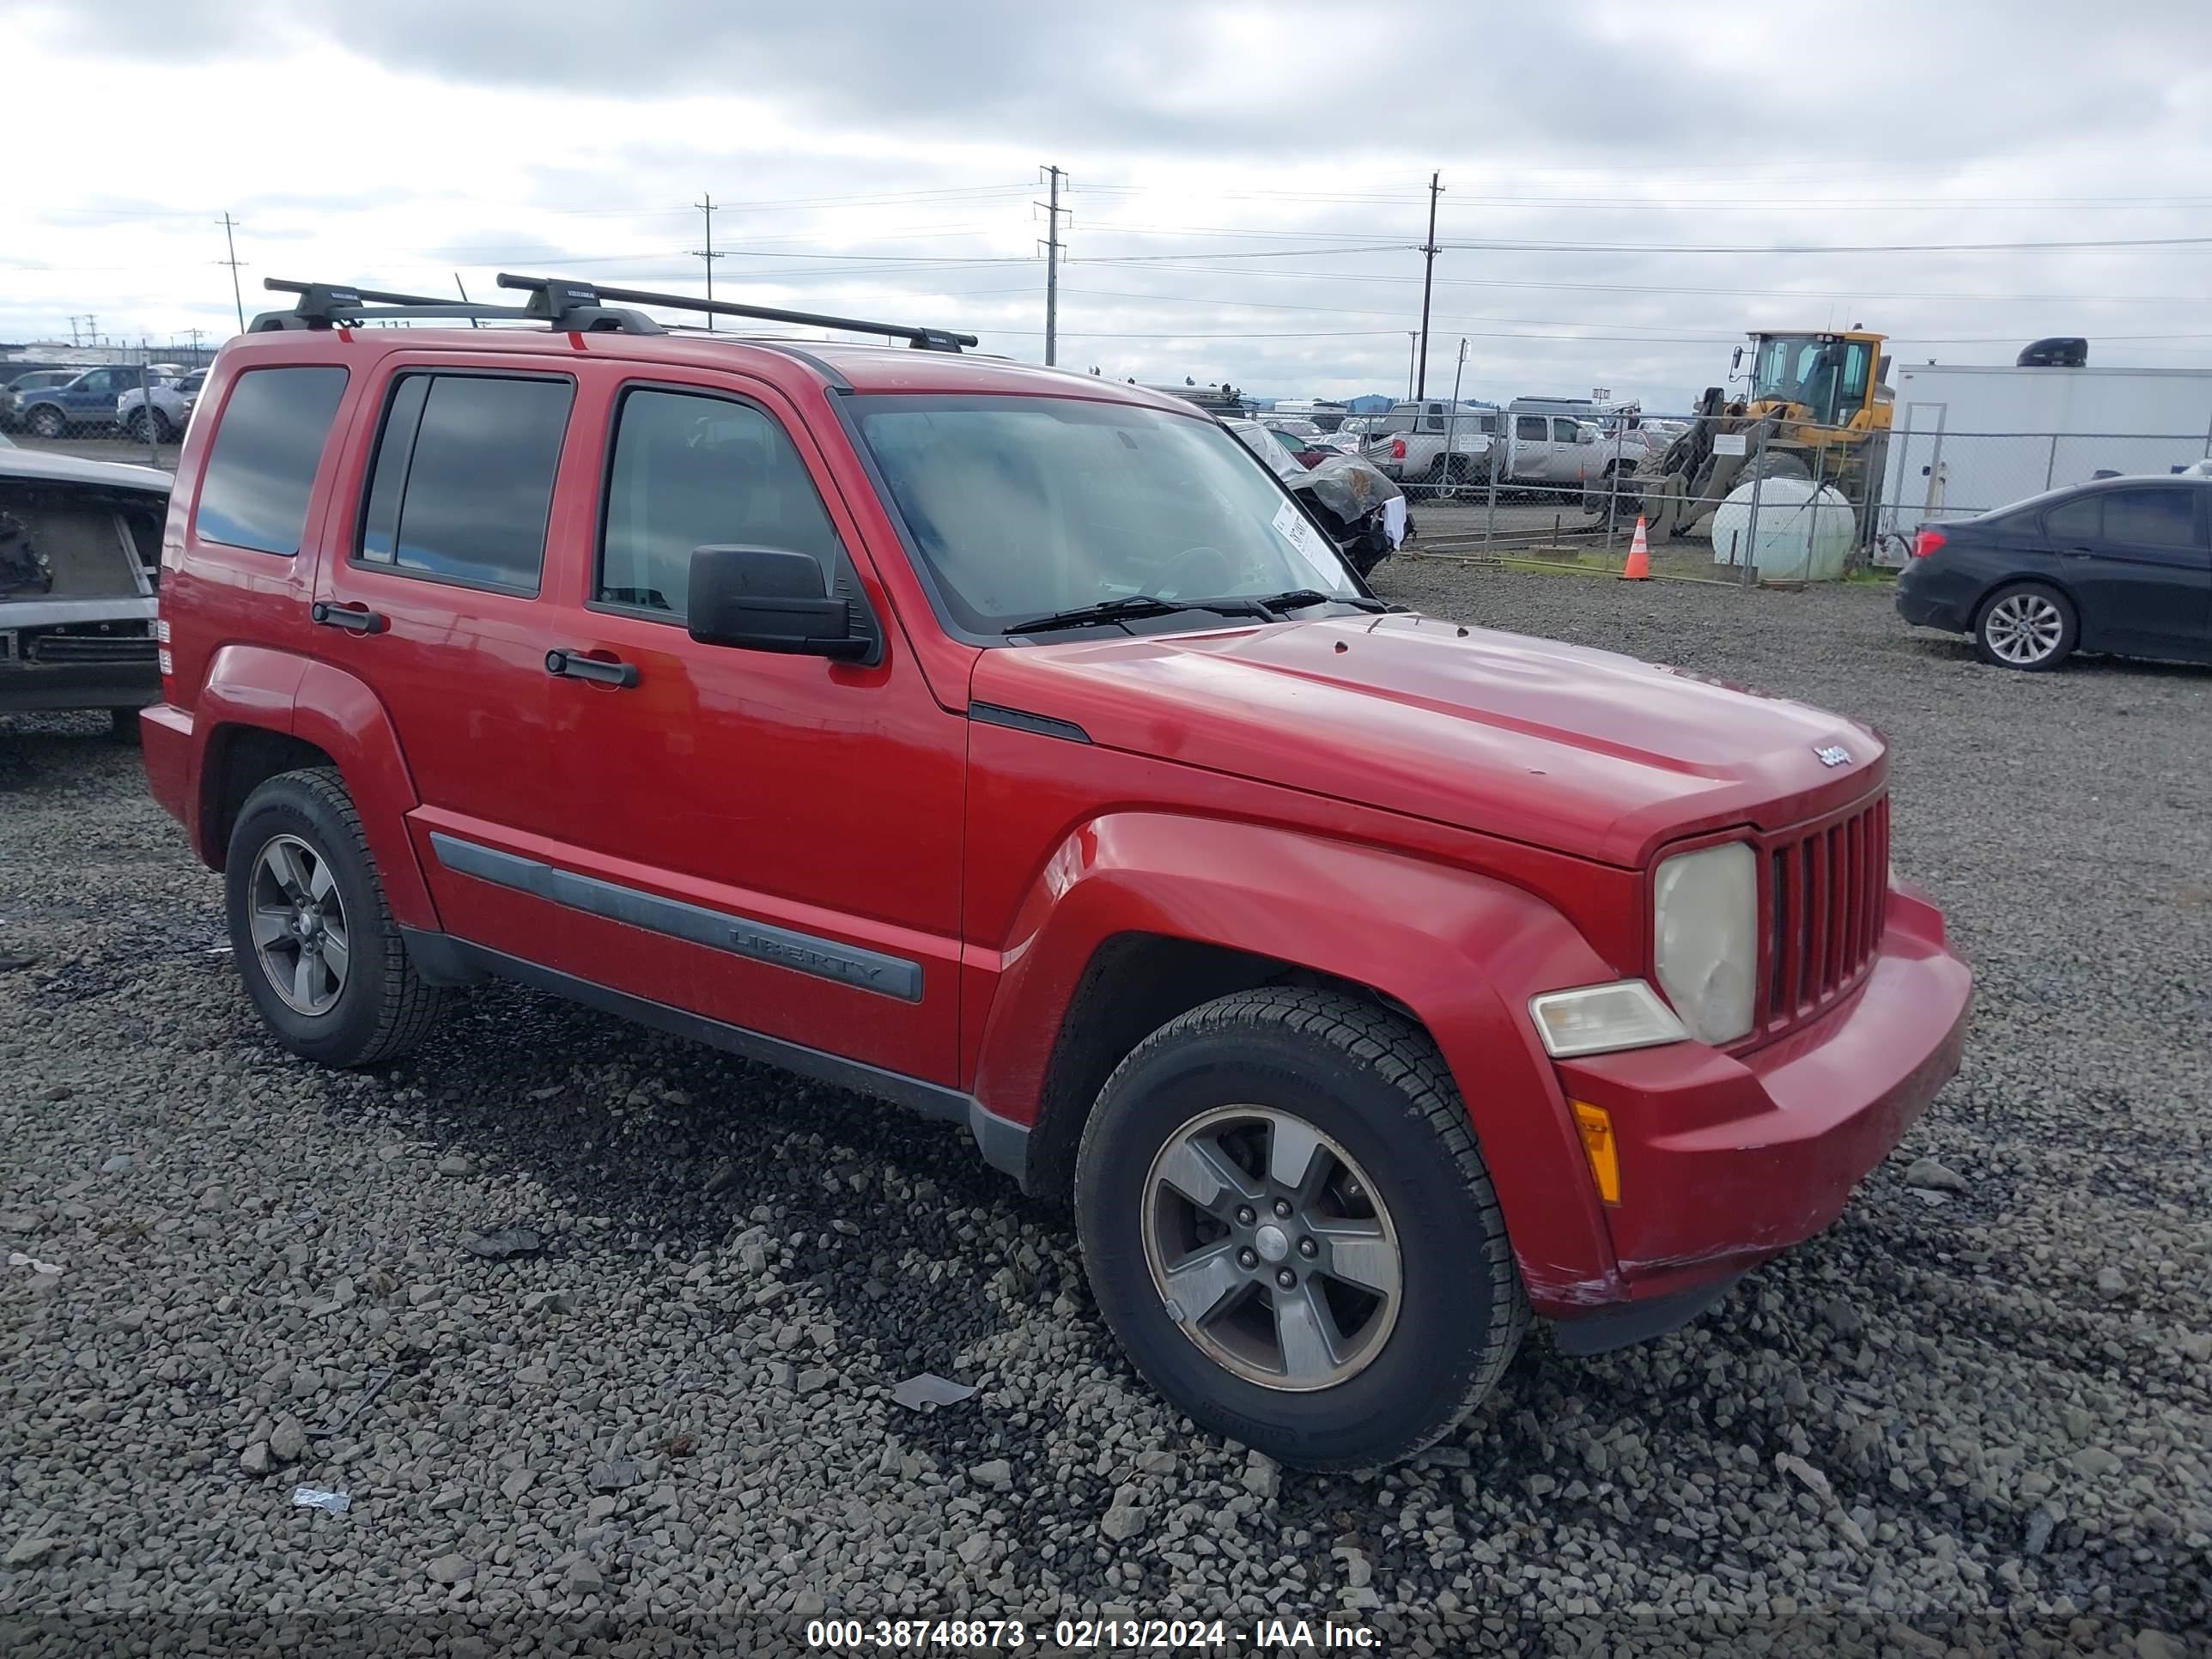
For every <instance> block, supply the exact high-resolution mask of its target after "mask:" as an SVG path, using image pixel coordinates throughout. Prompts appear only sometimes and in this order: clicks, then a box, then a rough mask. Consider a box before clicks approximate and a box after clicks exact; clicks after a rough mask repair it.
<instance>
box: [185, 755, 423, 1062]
mask: <svg viewBox="0 0 2212 1659" xmlns="http://www.w3.org/2000/svg"><path fill="white" fill-rule="evenodd" d="M224 881H225V890H226V898H227V900H228V913H229V922H230V941H231V950H232V954H233V956H234V959H235V960H236V962H237V963H238V971H239V975H240V978H241V979H243V980H244V981H245V982H246V995H247V996H248V997H249V998H251V999H252V1002H253V1006H254V1009H255V1011H256V1012H258V1013H259V1014H260V1016H261V1018H262V1021H263V1023H264V1024H266V1025H267V1026H268V1027H269V1029H270V1031H271V1032H273V1033H274V1034H275V1036H276V1040H277V1041H278V1042H282V1043H283V1045H284V1046H285V1047H286V1048H289V1049H290V1050H291V1051H292V1052H293V1053H294V1054H299V1055H301V1056H302V1057H303V1058H305V1059H307V1060H317V1061H319V1062H320V1063H321V1064H323V1065H325V1066H373V1065H375V1064H377V1063H378V1062H380V1061H382V1060H391V1059H393V1058H395V1057H396V1056H398V1055H399V1054H404V1053H406V1052H407V1050H408V1049H410V1048H413V1047H414V1046H415V1045H416V1043H417V1042H421V1041H422V1037H423V1036H425V1035H426V1034H427V1033H428V1030H429V1029H430V1026H431V1024H432V1023H433V1021H434V1020H435V1017H436V1013H437V1009H438V1000H439V997H438V993H437V991H436V990H435V988H433V987H430V986H428V985H426V984H424V983H423V982H422V979H421V977H420V976H419V975H416V971H415V965H414V963H412V962H410V960H409V959H408V956H407V947H406V945H405V944H404V942H403V941H402V940H401V939H400V937H399V930H398V927H396V926H394V924H393V922H392V913H391V911H390V909H389V908H386V904H385V902H384V887H383V884H382V883H381V882H380V880H379V879H378V878H377V873H376V860H375V859H374V857H373V856H372V855H371V854H370V853H369V850H368V835H367V833H366V831H364V830H363V829H362V823H361V817H360V815H359V814H358V813H357V812H356V811H354V805H353V799H352V797H350V796H349V795H348V794H347V793H346V789H345V785H344V784H343V782H342V781H340V780H339V777H338V774H337V770H336V769H334V768H331V767H313V768H309V769H304V770H301V771H297V772H286V773H283V775H279V776H277V777H274V778H271V779H270V780H269V781H267V782H266V783H264V784H263V785H261V787H259V788H258V789H256V790H255V791H254V792H253V793H252V794H251V795H249V796H247V797H246V805H245V807H244V808H243V809H242V810H241V811H240V813H239V815H238V823H237V825H236V827H235V828H234V829H233V830H232V831H231V836H230V848H229V851H228V855H227V857H226V859H225V861H224Z"/></svg>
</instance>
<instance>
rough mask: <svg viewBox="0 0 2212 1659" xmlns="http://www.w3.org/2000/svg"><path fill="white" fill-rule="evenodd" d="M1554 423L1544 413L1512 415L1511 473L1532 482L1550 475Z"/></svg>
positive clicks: (1537, 481)
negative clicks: (1542, 414)
mask: <svg viewBox="0 0 2212 1659" xmlns="http://www.w3.org/2000/svg"><path fill="white" fill-rule="evenodd" d="M1551 466H1552V423H1551V422H1550V421H1549V420H1547V419H1546V418H1545V417H1544V416H1541V415H1516V416H1514V417H1513V450H1512V471H1511V474H1510V476H1511V477H1515V478H1518V479H1522V480H1523V481H1525V482H1528V483H1541V482H1542V481H1543V480H1545V479H1547V478H1548V477H1551Z"/></svg>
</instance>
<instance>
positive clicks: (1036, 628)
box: [999, 593, 1282, 634]
mask: <svg viewBox="0 0 2212 1659" xmlns="http://www.w3.org/2000/svg"><path fill="white" fill-rule="evenodd" d="M1177 611H1212V612H1213V614H1214V615H1216V616H1219V617H1259V618H1260V619H1261V621H1263V622H1280V621H1281V620H1282V618H1281V617H1278V616H1277V615H1276V614H1275V613H1274V612H1273V611H1272V610H1270V609H1269V608H1268V605H1267V601H1266V600H1264V599H1159V598H1158V597H1156V596H1155V595H1153V594H1150V593H1124V594H1123V595H1121V598H1119V599H1101V600H1099V601H1098V603H1097V604H1096V605H1077V606H1076V607H1075V608H1074V609H1073V611H1054V612H1053V613H1052V614H1051V615H1050V616H1048V617H1030V619H1029V621H1027V622H1018V623H1009V624H1008V625H1007V626H1006V627H1004V628H1002V629H1000V630H999V631H1000V633H1001V634H1042V633H1045V632H1048V630H1050V629H1055V628H1090V627H1093V626H1095V625H1096V624H1097V623H1119V622H1133V621H1139V620H1141V619H1142V618H1144V617H1171V616H1174V615H1175V614H1176V612H1177Z"/></svg>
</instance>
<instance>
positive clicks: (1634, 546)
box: [1620, 513, 1651, 582]
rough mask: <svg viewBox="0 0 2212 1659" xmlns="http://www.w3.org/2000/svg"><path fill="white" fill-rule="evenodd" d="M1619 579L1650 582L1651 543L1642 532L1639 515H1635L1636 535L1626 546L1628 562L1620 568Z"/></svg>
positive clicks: (1642, 522)
mask: <svg viewBox="0 0 2212 1659" xmlns="http://www.w3.org/2000/svg"><path fill="white" fill-rule="evenodd" d="M1620 579H1621V580H1623V581H1625V582H1648V581H1650V580H1651V541H1650V537H1649V536H1648V535H1647V534H1646V533H1645V532H1644V515H1643V514H1642V513H1638V514H1637V515H1636V535H1635V537H1634V538H1632V540H1631V541H1630V542H1629V544H1628V562H1627V563H1626V564H1625V565H1623V566H1622V567H1621V568H1620Z"/></svg>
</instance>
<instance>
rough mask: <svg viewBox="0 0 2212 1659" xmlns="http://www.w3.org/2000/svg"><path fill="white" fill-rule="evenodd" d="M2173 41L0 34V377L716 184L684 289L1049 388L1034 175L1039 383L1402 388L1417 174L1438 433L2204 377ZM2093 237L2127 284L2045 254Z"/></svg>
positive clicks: (1645, 22) (2105, 9) (603, 263)
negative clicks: (228, 263) (1446, 401)
mask: <svg viewBox="0 0 2212 1659" xmlns="http://www.w3.org/2000/svg"><path fill="white" fill-rule="evenodd" d="M2202 24H2203V9H2202V6H2201V3H2200V4H2191V3H2184V0H2171V3H2125V0H2123V3H2116V4H2106V5H2103V6H2100V7H2098V8H2096V9H2094V10H2093V11H2089V10H2087V9H2084V8H2082V7H2081V6H2080V5H2078V4H2068V5H2060V4H2056V3H2044V0H2013V3H1981V0H1942V3H1940V4H1929V3H1925V0H1923V3H1921V4H1918V5H1892V4H1886V3H1861V4H1857V5H1853V6H1849V7H1845V8H1843V9H1838V8H1837V7H1835V6H1833V5H1810V4H1805V5H1796V4H1790V3H1786V0H1785V3H1769V4H1766V5H1764V6H1756V7H1754V6H1747V5H1744V4H1742V3H1741V0H1735V3H1726V4H1710V5H1709V4H1705V3H1699V0H1668V3H1664V4H1655V3H1650V0H1637V3H1628V4H1614V3H1609V0H1585V3H1582V4H1577V5H1573V6H1557V7H1540V6H1534V5H1527V4H1521V5H1511V6H1498V5H1479V4H1475V3H1462V4H1449V3H1446V4H1427V3H1420V0H1395V3H1393V4H1391V5H1389V6H1387V7H1357V6H1347V5H1343V4H1338V3H1329V4H1311V5H1309V4H1306V3H1303V0H1271V3H1266V4H1257V5H1247V4H1231V3H1208V0H1184V3H1164V4H1163V3H1152V0H1116V3H1115V4H1113V5H1110V6H1085V7H1069V8H1060V7H1053V6H1048V5H1043V4H1000V3H994V0H937V3H933V4H931V5H928V6H927V7H924V6H920V5H903V4H886V3H866V0H842V3H833V4H822V5H814V6H794V5H787V4H778V5H772V6H771V5H759V4H749V3H707V0H627V3H624V4H619V5H605V4H598V3H594V4H590V5H586V4H578V3H565V0H534V3H527V4H524V3H505V0H497V3H468V0H461V3H455V0H444V3H439V4H435V5H434V4H431V3H428V0H356V3H353V4H351V5H349V6H344V7H316V6H301V5H298V4H296V3H291V4H285V5H281V6H279V5H264V4H260V3H256V0H77V3H74V4H56V5H48V4H45V3H40V0H4V3H0V64H7V65H8V66H9V74H8V76H7V82H8V85H7V91H6V94H5V107H6V109H7V111H8V118H9V126H10V129H11V131H13V132H14V133H15V134H16V135H17V137H16V140H15V143H12V144H11V146H10V152H11V155H10V162H11V164H10V167H9V188H8V190H7V191H5V192H4V199H0V341H23V340H27V339H33V338H53V337H59V338H62V339H67V338H68V337H69V335H70V322H69V319H70V317H71V316H73V315H79V316H81V315H83V314H85V313H91V314H94V315H96V316H97V317H98V319H99V323H98V326H99V329H100V331H101V332H102V334H103V335H111V336H115V337H128V338H131V339H133V340H135V339H137V337H140V336H141V335H144V336H147V337H151V338H153V339H155V340H156V341H160V340H164V339H167V337H170V336H172V335H173V334H179V333H180V332H181V331H184V330H186V329H190V328H192V327H198V328H201V329H204V330H207V331H210V332H211V333H215V334H220V333H222V332H226V331H229V330H230V329H232V328H233V327H234V326H235V323H234V313H233V307H232V304H231V295H230V289H229V273H228V271H226V270H224V269H222V266H221V265H220V264H217V263H216V262H217V261H219V260H220V259H222V257H223V246H222V228H221V227H220V225H219V224H218V223H217V222H216V221H217V220H218V218H219V217H220V216H221V215H222V214H223V213H224V212H226V211H228V212H229V213H231V214H233V215H234V216H236V218H237V220H238V222H239V224H240V229H239V232H238V256H239V258H240V259H241V260H242V261H244V262H245V266H244V270H243V271H242V272H241V275H242V276H243V277H244V279H245V281H246V284H247V294H246V312H247V314H248V315H249V316H250V315H251V314H252V312H253V311H254V310H255V309H257V308H258V302H257V299H256V291H257V290H258V287H259V283H260V279H261V278H262V277H263V276H295V277H318V278H324V279H328V280H340V281H343V280H351V281H356V282H359V283H364V284H371V285H383V286H388V287H392V288H398V289H412V290H420V291H426V292H434V293H440V294H443V293H445V292H447V291H449V290H450V289H451V286H452V283H453V272H455V271H456V270H458V271H459V274H460V276H461V277H462V280H463V281H465V283H467V284H468V285H469V287H470V290H471V293H475V294H477V295H479V297H481V296H482V295H483V294H484V293H487V292H489V290H490V289H491V278H492V276H493V274H494V273H495V271H497V270H501V269H509V270H553V271H559V272H562V273H564V274H573V275H575V276H587V277H597V278H599V279H600V280H602V281H604V282H607V283H623V284H627V285H630V286H637V287H658V288H679V289H690V290H693V291H696V289H698V288H699V287H700V285H701V281H702V278H701V271H702V262H701V261H700V260H698V259H697V258H692V257H689V256H690V251H691V250H695V249H697V248H699V247H700V246H702V222H701V216H700V214H699V213H698V212H697V211H696V210H695V209H691V208H688V207H687V206H686V205H685V204H687V203H695V202H696V201H697V200H698V199H699V197H700V196H701V194H702V192H711V193H712V194H713V196H714V198H715V200H716V201H717V202H718V203H722V204H727V205H726V209H725V210H721V211H718V212H717V213H716V215H715V217H714V237H715V243H716V246H719V247H722V248H725V249H726V251H727V252H728V255H729V257H728V258H724V259H722V260H721V261H720V262H719V263H718V264H717V266H716V272H715V282H716V286H717V289H718V290H719V291H721V292H723V293H725V294H726V295H746V296H754V297H757V298H758V299H760V300H761V301H763V303H766V304H770V305H783V306H793V307H807V308H820V309H827V310H836V311H848V312H852V313H861V314H867V313H874V314H878V315H884V316H888V317H890V318H893V319H899V320H907V319H911V320H915V321H924V322H931V323H941V324H946V325H957V326H960V327H963V328H969V329H973V330H975V331H976V332H978V333H980V334H981V335H982V336H983V337H984V343H985V347H986V349H991V350H996V351H1001V352H1005V353H1007V354H1009V355H1011V356H1019V357H1030V358H1035V357H1039V356H1041V355H1042V346H1043V339H1042V331H1043V301H1042V289H1043V278H1044V270H1043V265H1042V259H1041V258H1040V256H1039V255H1038V253H1037V252H1036V240H1037V239H1038V238H1039V237H1040V236H1042V234H1043V232H1044V224H1043V215H1042V213H1041V212H1040V211H1038V210H1036V209H1035V208H1034V207H1032V206H1031V203H1032V201H1033V200H1035V199H1036V198H1037V197H1041V196H1042V193H1043V192H1042V187H1041V186H1040V185H1039V184H1038V182H1037V175H1038V167H1039V165H1040V164H1041V163H1045V162H1054V163H1057V164H1058V165H1060V167H1065V168H1066V170H1067V172H1068V173H1069V174H1070V176H1071V178H1072V179H1073V188H1072V191H1070V193H1069V195H1068V197H1067V202H1068V204H1069V206H1070V207H1071V208H1072V209H1073V228H1072V230H1071V231H1070V233H1069V236H1068V242H1069V252H1068V258H1067V263H1066V265H1065V266H1064V267H1063V270H1062V277H1061V282H1062V303H1061V317H1060V327H1061V343H1060V361H1061V362H1063V363H1069V364H1075V365H1079V366H1087V365H1090V364H1097V365H1100V366H1101V367H1103V369H1104V370H1105V371H1106V372H1107V373H1109V374H1115V375H1124V374H1127V375H1133V376H1135V377H1136V378H1138V379H1139V380H1170V379H1171V380H1182V378H1183V377H1184V376H1185V375H1186V374H1188V375H1191V376H1194V377H1195V378H1197V379H1199V380H1220V379H1224V378H1226V379H1229V380H1233V381H1235V382H1237V384H1239V385H1241V386H1248V387H1250V388H1252V389H1254V390H1255V391H1259V392H1267V393H1273V394H1279V395H1286V396H1287V395H1295V394H1299V393H1308V394H1316V395H1334V394H1345V393H1351V392H1363V391H1378V390H1379V391H1396V392H1401V393H1402V392H1403V390H1404V387H1405V385H1406V380H1407V355H1408V340H1407V330H1408V329H1410V328H1413V326H1415V325H1417V323H1418V321H1419V309H1420V296H1421V289H1420V276H1421V262H1420V258H1419V253H1418V252H1416V251H1415V250H1416V248H1417V246H1418V245H1419V243H1420V242H1421V240H1422V237H1423V232H1424V228H1425V213H1426V199H1427V198H1426V194H1425V185H1426V182H1427V179H1428V176H1429V173H1430V172H1431V170H1432V169H1436V170H1440V171H1441V172H1442V173H1443V181H1444V184H1445V186H1446V190H1445V193H1444V196H1443V204H1442V208H1441V210H1440V212H1439V216H1438V222H1437V238H1438V240H1439V242H1440V243H1442V244H1443V246H1444V248H1445V252H1443V254H1442V255H1441V256H1440V257H1439V258H1437V264H1436V277H1437V287H1436V300H1435V307H1434V310H1435V316H1434V319H1433V322H1432V331H1433V332H1432V338H1431V357H1430V365H1429V385H1430V390H1431V393H1432V394H1433V393H1435V392H1437V390H1438V389H1439V388H1441V389H1443V390H1444V391H1449V387H1450V384H1451V379H1452V374H1453V360H1454V358H1455V356H1456V354H1457V352H1458V349H1459V343H1460V341H1461V339H1462V337H1464V338H1465V339H1466V340H1467V342H1468V347H1467V350H1468V360H1467V363H1468V366H1467V371H1466V380H1465V386H1466V388H1467V391H1468V395H1471V396H1482V397H1490V398H1506V397H1510V396H1513V395H1516V394H1519V393H1524V392H1557V393H1565V394H1586V393H1587V392H1589V389H1590V388H1591V387H1592V386H1607V387H1609V388H1611V389H1612V390H1613V391H1614V392H1618V393H1620V394H1623V395H1638V396H1641V397H1643V398H1644V400H1645V402H1646V404H1647V406H1648V407H1654V408H1661V407H1679V406H1680V405H1682V404H1686V402H1687V400H1688V399H1689V398H1691V397H1692V395H1694V393H1695V392H1696V391H1697V389H1698V388H1699V387H1701V386H1705V385H1707V384H1709V383H1713V382H1716V381H1717V380H1719V378H1720V377H1721V376H1722V374H1723V373H1724V372H1725V369H1726V366H1727V362H1728V356H1729V349H1730V347H1731V346H1732V345H1733V344H1735V343H1736V342H1737V340H1738V339H1739V338H1740V337H1741V334H1742V331H1744V330H1745V329H1747V328H1751V327H1759V326H1765V327H1788V326H1813V327H1821V326H1826V325H1830V324H1836V325H1843V324H1848V323H1854V322H1863V323H1864V324H1865V325H1867V326H1869V327H1872V328H1875V329H1880V330H1882V331H1886V332H1887V333H1889V334H1891V335H1893V337H1896V340H1897V344H1896V347H1895V349H1896V351H1897V353H1898V355H1899V356H1900V357H1901V358H1904V359H1906V360H1909V361H1922V360H1924V359H1927V358H1931V357H1932V358H1937V359H1940V360H1942V361H1947V362H2009V361H2010V360H2011V357H2012V356H2013V354H2014V353H2015V350H2016V349H2018V347H2019V345H2020V344H2021V343H2024V342H2026V341H2027V340H2028V339H2030V338H2033V337H2037V336H2039V335H2045V334H2053V333H2079V334H2087V335H2088V336H2090V337H2091V339H2092V348H2091V349H2092V354H2093V361H2095V362H2106V363H2136V364H2144V365H2151V366H2161V367H2163V366H2182V365H2188V366H2203V365H2212V311H2208V308H2207V307H2206V305H2205V303H2204V299H2205V293H2206V288H2207V283H2206V280H2205V278H2206V274H2207V272H2208V270H2212V211H2209V210H2212V54H2208V53H2207V52H2205V51H2204V50H2203V27H2202ZM1826 33H1832V34H1834V35H1836V36H1837V37H1838V38H1839V39H1840V40H1841V41H1842V43H1843V44H1841V45H1840V46H1838V47H1834V48H1830V47H1828V46H1825V45H1824V44H1823V36H1824V34H1826ZM25 135H30V136H31V137H30V139H29V140H28V141H27V138H26V137H25ZM38 135H45V136H44V137H37V136H38ZM2191 238H2202V239H2207V240H2200V241H2196V242H2189V241H2184V240H2179V239H2191ZM2085 242H2091V243H2103V244H2125V243H2134V244H2137V245H2136V246H2097V247H2080V246H2075V247H2052V246H2041V247H2038V246H2032V245H2033V244H2051V243H2085ZM2160 243H2163V244H2165V245H2164V246H2146V245H2145V244H2160ZM1960 244H1985V245H1996V246H1991V247H1986V248H1967V247H1962V246H1958V245H1960ZM1947 245H1948V246H1947ZM1709 249H1718V250H1722V251H1719V252H1705V251H1699V250H1709ZM1746 249H1759V250H1784V249H1797V250H1806V251H1802V252H1745V251H1742V250H1746Z"/></svg>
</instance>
